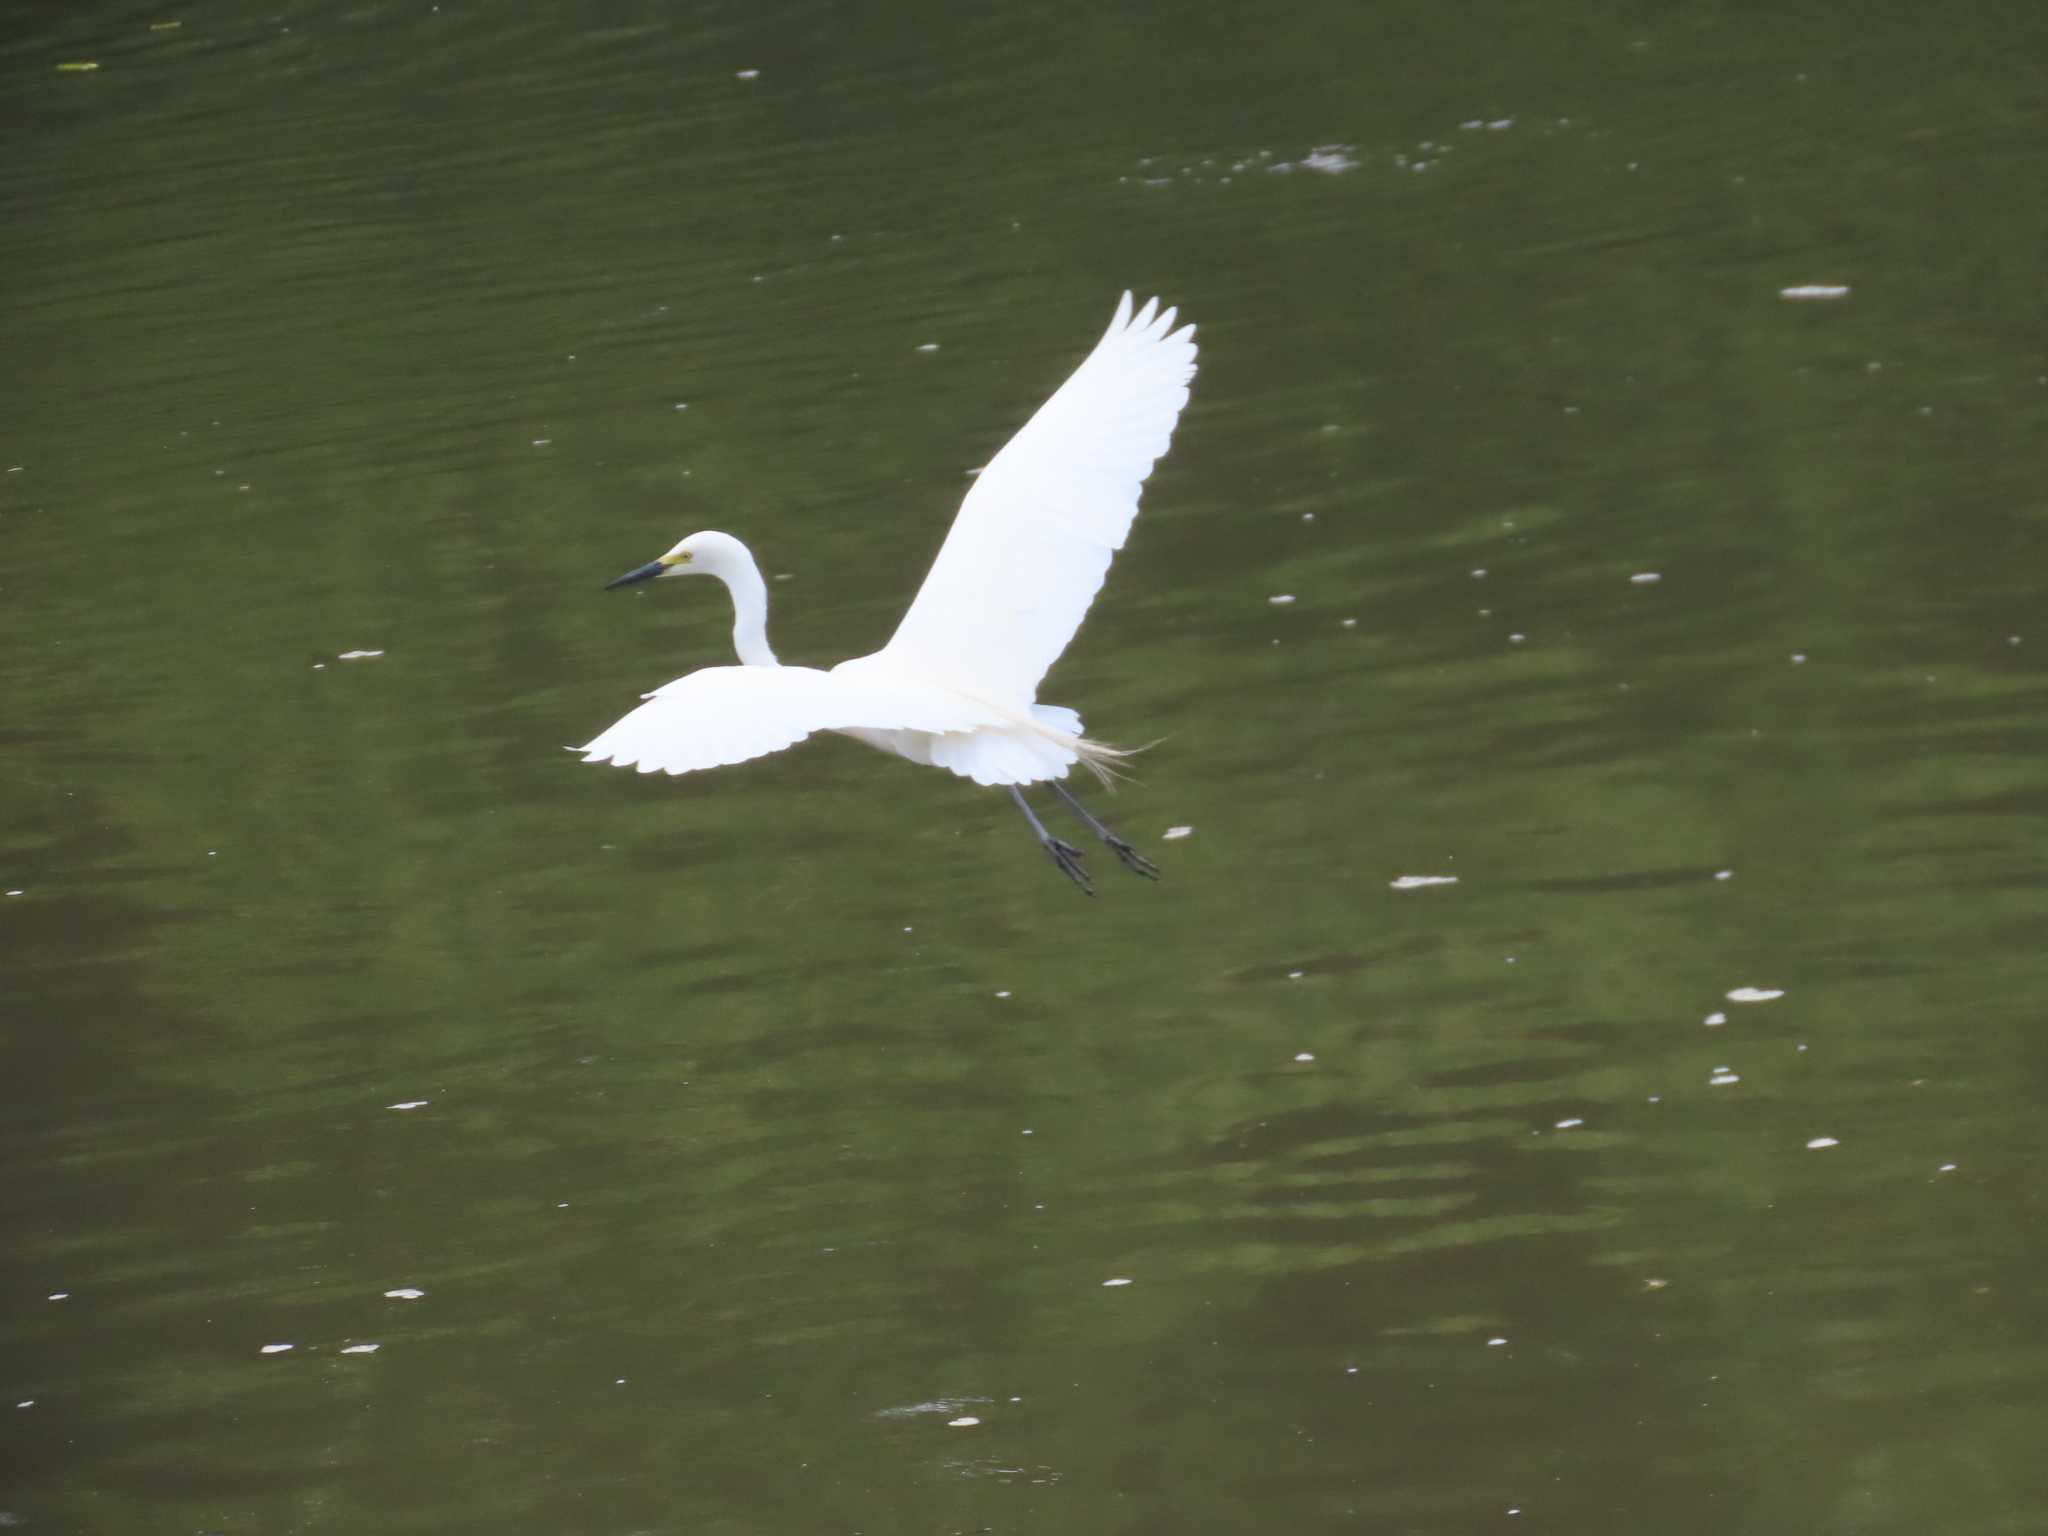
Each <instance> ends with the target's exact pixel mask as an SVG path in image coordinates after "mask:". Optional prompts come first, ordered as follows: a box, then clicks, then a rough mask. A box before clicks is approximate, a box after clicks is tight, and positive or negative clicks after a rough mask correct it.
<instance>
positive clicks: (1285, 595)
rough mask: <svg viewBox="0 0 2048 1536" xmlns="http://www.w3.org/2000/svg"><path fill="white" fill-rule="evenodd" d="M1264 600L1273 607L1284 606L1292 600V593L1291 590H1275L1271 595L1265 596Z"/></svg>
mask: <svg viewBox="0 0 2048 1536" xmlns="http://www.w3.org/2000/svg"><path fill="white" fill-rule="evenodd" d="M1266 601H1267V602H1269V603H1271V604H1272V605H1273V606H1274V607H1275V608H1285V607H1286V606H1287V605H1288V604H1289V603H1291V602H1293V601H1294V594H1293V593H1292V592H1275V593H1274V594H1273V595H1272V596H1271V597H1269V598H1267V599H1266Z"/></svg>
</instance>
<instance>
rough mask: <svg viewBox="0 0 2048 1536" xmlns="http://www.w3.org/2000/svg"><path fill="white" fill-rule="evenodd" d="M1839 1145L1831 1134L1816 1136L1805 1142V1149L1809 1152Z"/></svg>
mask: <svg viewBox="0 0 2048 1536" xmlns="http://www.w3.org/2000/svg"><path fill="white" fill-rule="evenodd" d="M1840 1145H1841V1143H1840V1142H1839V1141H1837V1140H1835V1138H1834V1137H1832V1136H1816V1137H1814V1138H1813V1139H1812V1140H1811V1141H1809V1142H1807V1144H1806V1150H1807V1151H1809V1152H1818V1151H1820V1149H1821V1148H1823V1147H1839V1146H1840Z"/></svg>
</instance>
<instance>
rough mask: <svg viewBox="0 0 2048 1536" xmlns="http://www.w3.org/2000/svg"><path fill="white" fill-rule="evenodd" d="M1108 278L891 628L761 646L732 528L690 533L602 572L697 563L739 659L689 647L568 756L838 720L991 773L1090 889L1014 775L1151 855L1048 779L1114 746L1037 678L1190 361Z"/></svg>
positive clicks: (1112, 541)
mask: <svg viewBox="0 0 2048 1536" xmlns="http://www.w3.org/2000/svg"><path fill="white" fill-rule="evenodd" d="M1174 315H1175V312H1174V311H1173V310H1171V309H1168V310H1165V311H1163V312H1162V311H1161V310H1160V309H1159V301H1158V300H1156V299H1152V300H1148V301H1147V302H1146V303H1145V305H1144V307H1143V308H1141V309H1139V310H1138V311H1137V312H1136V313H1135V314H1133V313H1132V304H1131V296H1130V294H1128V293H1126V294H1125V295H1124V296H1123V298H1122V300H1121V301H1120V302H1119V303H1118V304H1117V307H1116V315H1115V318H1114V319H1112V320H1111V321H1110V324H1109V329H1108V331H1106V332H1105V333H1104V334H1103V337H1102V340H1101V341H1100V342H1098V343H1097V344H1096V347H1095V350H1094V351H1093V352H1091V353H1089V355H1088V356H1087V358H1086V359H1085V360H1084V361H1083V362H1082V363H1081V365H1080V367H1078V368H1076V369H1075V370H1074V372H1073V374H1072V375H1071V376H1069V378H1068V379H1067V381H1066V383H1064V384H1062V385H1061V386H1060V387H1059V389H1058V390H1056V391H1055V392H1054V393H1053V395H1052V397H1051V398H1050V399H1049V400H1047V401H1046V402H1045V404H1044V405H1042V406H1040V407H1039V408H1038V411H1037V413H1036V414H1035V415H1033V416H1032V418H1031V419H1030V420H1029V421H1028V422H1026V423H1025V424H1024V426H1023V428H1022V429H1021V430H1020V431H1019V432H1018V433H1017V435H1016V436H1015V437H1013V438H1011V439H1010V441H1009V442H1008V443H1006V444H1005V445H1004V446H1003V448H1002V451H1001V452H999V453H998V454H997V455H996V456H995V457H994V458H993V459H991V460H990V461H989V463H988V466H987V468H985V469H983V470H982V472H981V474H980V476H979V477H978V478H977V479H976V480H975V482H974V485H973V487H972V489H970V490H969V491H968V493H967V499H966V500H965V501H964V502H963V503H962V504H961V507H960V512H959V515H958V516H956V517H955V518H954V520H953V527H952V530H951V532H949V533H948V534H947V535H946V541H945V543H944V544H943V545H941V546H940V549H939V553H938V557H937V558H936V559H935V560H934V561H933V562H932V568H931V571H930V573H929V574H928V575H927V576H926V577H925V580H924V585H923V586H922V587H920V588H919V589H918V593H917V596H916V597H915V598H914V599H913V600H912V602H911V604H910V608H909V611H908V612H906V613H905V614H904V616H903V622H902V623H901V624H899V625H898V626H897V629H896V633H895V634H894V635H893V636H892V637H891V638H890V640H889V643H888V644H887V645H885V646H883V647H882V649H881V650H879V651H877V652H875V653H874V654H873V655H871V656H861V657H856V658H855V659H853V660H851V661H844V662H841V663H840V664H839V665H838V666H836V667H834V668H833V669H832V670H831V671H829V672H821V671H817V670H815V669H813V668H810V667H785V666H782V665H781V664H780V663H778V662H777V661H776V659H775V653H774V652H773V651H772V650H771V649H769V646H768V628H767V626H768V588H767V583H766V582H764V581H763V580H762V579H761V572H760V568H759V567H758V566H757V565H756V564H755V563H754V558H753V556H752V555H751V554H750V553H748V551H747V547H746V546H745V545H744V544H742V543H741V542H740V541H739V540H738V539H735V538H733V537H732V536H731V535H730V534H725V533H715V532H706V533H694V534H691V535H690V537H688V538H686V539H684V540H683V541H682V542H681V543H679V544H677V545H676V546H675V547H674V548H673V549H671V550H669V552H668V553H667V554H665V555H663V556H661V557H660V558H659V559H657V560H653V561H650V562H649V563H648V564H646V565H643V566H640V567H638V568H637V569H635V570H631V571H628V572H627V573H626V574H625V575H623V576H621V577H619V578H618V579H617V580H616V581H613V582H612V583H611V584H610V585H612V586H614V587H621V586H627V585H630V584H633V583H635V582H640V581H647V580H651V579H654V578H658V577H667V576H688V575H708V576H716V577H718V578H719V579H720V580H722V581H723V582H724V583H725V585H726V588H727V590H728V591H729V592H730V593H731V594H732V600H733V642H734V645H735V647H736V649H737V650H738V652H739V658H740V662H741V665H739V666H737V667H707V668H704V669H703V670H701V671H698V672H692V673H690V674H689V675H688V676H687V677H681V678H678V679H677V680H676V681H674V682H672V683H669V684H667V685H666V686H665V687H662V688H659V689H657V690H655V691H654V692H653V693H650V694H648V695H646V702H644V703H643V704H641V705H640V707H639V708H637V709H635V710H634V711H632V713H630V714H628V715H626V716H625V717H624V718H623V719H621V720H620V721H618V723H617V724H615V725H613V726H612V727H611V728H610V729H608V730H606V731H604V732H603V733H602V734H601V735H599V736H598V737H597V739H596V740H594V741H592V742H590V743H589V744H588V745H587V746H583V747H578V748H576V749H575V750H576V751H579V752H581V753H582V754H583V759H584V761H585V762H593V763H594V762H612V763H616V764H618V765H620V766H621V767H631V768H637V769H639V770H640V771H641V772H642V773H656V772H660V773H688V772H691V771H693V770H696V769H699V768H713V767H718V766H721V765H723V764H726V763H737V762H744V761H745V760H747V759H748V758H752V757H760V756H762V755H764V754H766V753H769V752H777V751H780V750H781V749H782V748H784V747H787V746H792V745H794V744H795V743H797V742H798V741H801V740H802V739H803V738H804V737H806V736H808V735H810V734H811V733H813V732H815V731H837V732H839V733H840V734H842V735H847V736H852V737H854V738H856V739H857V740H860V741H864V742H866V743H868V744H869V745H870V746H874V747H878V748H880V749H881V750H883V751H886V752H894V753H896V754H897V755H898V756H901V757H906V758H908V759H910V760H911V761H912V762H917V763H928V764H931V765H933V766H935V767H941V768H946V769H949V770H951V771H952V772H954V773H957V774H959V775H961V776H962V777H963V778H968V779H972V780H974V781H975V782H976V783H978V784H988V785H997V786H1001V787H1004V788H1006V789H1007V790H1008V791H1009V794H1010V796H1011V798H1012V799H1013V800H1015V802H1016V804H1017V806H1018V808H1019V809H1020V810H1022V811H1023V813H1024V816H1025V818H1026V820H1027V821H1029V823H1030V824H1031V828H1032V831H1033V832H1034V833H1035V834H1036V835H1037V837H1038V840H1039V842H1040V843H1041V844H1042V845H1043V846H1044V848H1045V849H1046V851H1047V852H1048V853H1049V854H1050V855H1051V856H1052V859H1053V861H1054V863H1056V864H1057V865H1058V866H1059V867H1060V869H1061V870H1063V871H1064V872H1065V873H1066V874H1067V875H1068V876H1069V877H1070V878H1071V879H1072V880H1073V881H1074V882H1075V884H1076V885H1078V886H1079V887H1080V888H1081V889H1082V890H1083V891H1087V892H1089V893H1090V894H1091V895H1092V894H1093V887H1092V886H1091V885H1090V883H1089V880H1088V876H1087V873H1086V871H1085V870H1084V869H1083V867H1082V865H1081V854H1080V850H1078V849H1076V848H1074V847H1072V846H1071V845H1069V844H1067V843H1064V842H1062V841H1060V839H1058V838H1056V837H1054V836H1052V834H1051V833H1049V832H1047V831H1046V829H1045V826H1044V824H1043V823H1042V822H1041V821H1040V820H1039V819H1038V816H1037V814H1036V813H1035V812H1034V811H1033V810H1032V809H1031V807H1030V805H1029V804H1028V803H1027V802H1026V801H1025V799H1024V797H1023V795H1022V793H1021V792H1020V788H1019V787H1020V786H1021V785H1025V784H1035V783H1039V782H1041V781H1046V782H1050V783H1051V784H1052V786H1053V790H1054V793H1056V794H1057V795H1058V796H1059V797H1060V798H1061V799H1062V800H1063V801H1065V802H1066V804H1067V805H1068V807H1069V808H1070V809H1071V810H1073V811H1074V812H1075V814H1076V815H1078V816H1079V817H1080V818H1081V820H1082V822H1083V823H1084V825H1086V826H1087V827H1088V829H1089V830H1090V831H1091V832H1092V833H1094V834H1095V835H1096V836H1097V837H1099V838H1100V839H1101V840H1102V841H1103V842H1104V843H1105V844H1107V845H1108V846H1109V847H1110V848H1111V849H1112V850H1113V851H1114V852H1115V853H1116V855H1117V857H1118V858H1119V859H1121V860H1122V861H1123V863H1124V864H1125V865H1127V866H1128V867H1129V868H1131V869H1134V870H1136V871H1137V872H1138V873H1140V874H1145V875H1151V876H1155V877H1156V875H1157V874H1158V871H1157V870H1156V869H1155V868H1154V867H1153V866H1152V865H1151V863H1150V862H1149V861H1147V860H1146V859H1145V858H1143V857H1142V856H1141V855H1140V854H1139V853H1138V852H1137V850H1136V849H1134V848H1132V847H1131V845H1130V844H1129V843H1127V842H1125V841H1124V840H1123V839H1122V838H1120V837H1118V836H1117V835H1116V834H1115V833H1113V832H1111V831H1110V830H1109V829H1108V828H1107V827H1105V826H1104V825H1103V824H1102V823H1101V822H1099V821H1097V820H1096V819H1095V818H1094V817H1093V816H1092V815H1090V814H1089V813H1088V812H1087V811H1086V810H1085V809H1083V807H1082V806H1081V803H1080V802H1079V801H1078V800H1076V799H1075V798H1074V796H1073V795H1072V794H1071V793H1070V792H1069V791H1068V790H1067V788H1066V786H1065V785H1064V784H1062V783H1061V782H1060V780H1062V779H1064V778H1065V777H1066V774H1067V771H1068V770H1069V769H1070V768H1072V767H1073V765H1074V764H1075V763H1077V762H1079V763H1083V764H1085V765H1087V766H1088V767H1089V768H1091V769H1093V770H1094V771H1095V772H1096V773H1098V774H1104V775H1106V773H1107V772H1108V770H1109V768H1110V767H1111V766H1112V765H1113V763H1114V761H1115V759H1116V758H1117V757H1118V756H1120V755H1121V754H1120V753H1118V752H1117V750H1116V749H1115V748H1113V747H1108V746H1105V745H1103V744H1102V743H1100V742H1097V741H1093V740H1090V739H1089V738H1087V737H1086V736H1084V735H1083V734H1082V731H1081V719H1080V716H1078V715H1076V714H1075V713H1074V712H1073V711H1072V710H1070V709H1064V708H1061V707H1059V706H1057V705H1050V704H1041V703H1039V702H1038V685H1039V683H1040V681H1041V680H1042V679H1043V678H1044V676H1045V674H1046V671H1047V669H1048V668H1050V667H1051V666H1052V664H1053V662H1055V661H1057V660H1058V659H1059V656H1060V653H1061V652H1062V651H1064V650H1065V649H1066V647H1067V643H1068V642H1069V641H1070V640H1072V639H1073V637H1074V632H1075V631H1076V630H1077V629H1079V628H1080V625H1081V620H1082V619H1083V618H1084V617H1085V616H1086V615H1087V612H1088V605H1089V604H1090V603H1091V602H1093V601H1094V599H1095V594H1096V593H1097V592H1098V591H1100V590H1101V588H1102V582H1103V578H1104V576H1105V575H1106V574H1107V573H1108V570H1109V563H1110V560H1111V558H1112V557H1113V556H1114V555H1115V553H1116V551H1117V550H1119V549H1121V548H1122V547H1123V543H1124V539H1125V537H1126V536H1127V535H1128V534H1129V532H1130V528H1131V522H1132V519H1134V518H1135V517H1136V516H1137V515H1138V495H1139V490H1140V488H1141V486H1142V485H1143V483H1144V481H1145V477H1146V476H1147V475H1149V474H1150V473H1151V471H1152V466H1153V465H1154V464H1155V463H1156V462H1157V461H1158V460H1159V458H1160V457H1161V456H1162V455H1163V454H1164V453H1165V452H1166V450H1167V446H1168V444H1169V443H1170V442H1171V441H1172V438H1173V428H1174V423H1175V422H1176V421H1177V420H1178V419H1179V417H1180V413H1181V408H1182V407H1183V406H1185V405H1186V404H1187V400H1188V385H1189V383H1190V381H1191V380H1192V379H1193V378H1194V375H1195V342H1194V335H1195V328H1194V327H1193V326H1192V325H1184V326H1181V327H1180V328H1179V329H1178V330H1176V329H1174V325H1173V322H1174Z"/></svg>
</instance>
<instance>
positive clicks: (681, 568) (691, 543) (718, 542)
mask: <svg viewBox="0 0 2048 1536" xmlns="http://www.w3.org/2000/svg"><path fill="white" fill-rule="evenodd" d="M752 563H753V561H752V557H751V556H749V555H748V553H747V546H746V545H744V544H742V543H741V542H740V541H739V540H738V539H736V538H734V537H733V536H732V535H731V534H729V533H713V532H705V533H693V534H691V535H690V536H689V537H688V538H687V539H685V540H683V541H682V543H680V544H678V545H677V546H676V547H675V548H674V549H672V550H670V551H669V552H668V553H667V554H665V555H663V556H662V557H661V558H660V559H658V560H650V561H648V562H647V563H646V564H645V565H642V566H637V567H635V568H634V569H633V570H630V571H628V572H626V574H625V575H623V576H621V577H619V578H618V579H617V580H615V581H608V582H606V583H605V590H606V591H610V590H611V589H612V588H613V587H630V586H631V585H633V583H634V582H636V581H653V580H654V579H655V578H657V577H660V576H721V577H722V576H727V575H729V574H731V573H734V572H737V571H739V570H740V569H741V568H742V567H744V566H748V565H751V564H752Z"/></svg>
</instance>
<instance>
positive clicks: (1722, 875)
mask: <svg viewBox="0 0 2048 1536" xmlns="http://www.w3.org/2000/svg"><path fill="white" fill-rule="evenodd" d="M1714 878H1715V879H1716V880H1733V879H1734V878H1735V871H1734V870H1732V869H1717V870H1715V871H1714Z"/></svg>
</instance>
